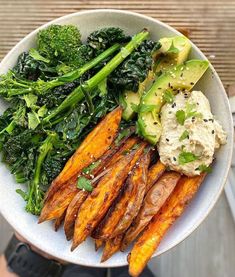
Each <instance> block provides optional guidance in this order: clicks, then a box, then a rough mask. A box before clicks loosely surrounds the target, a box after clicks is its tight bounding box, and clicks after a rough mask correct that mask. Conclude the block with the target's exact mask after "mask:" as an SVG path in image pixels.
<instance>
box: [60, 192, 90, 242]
mask: <svg viewBox="0 0 235 277" xmlns="http://www.w3.org/2000/svg"><path fill="white" fill-rule="evenodd" d="M88 194H89V192H87V191H83V190H80V191H79V192H77V194H76V195H75V196H74V198H73V200H72V201H71V202H70V204H69V206H68V208H67V211H66V215H65V220H64V231H65V235H66V238H67V240H71V239H72V238H73V232H74V225H75V220H76V217H77V213H78V210H79V208H80V206H81V205H82V203H83V202H84V201H85V199H86V198H87V196H88Z"/></svg>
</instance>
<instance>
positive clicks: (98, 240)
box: [94, 239, 104, 251]
mask: <svg viewBox="0 0 235 277" xmlns="http://www.w3.org/2000/svg"><path fill="white" fill-rule="evenodd" d="M94 242H95V251H98V249H99V248H100V247H102V246H103V244H104V241H103V240H101V239H95V240H94Z"/></svg>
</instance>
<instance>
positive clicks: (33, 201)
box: [26, 133, 56, 215]
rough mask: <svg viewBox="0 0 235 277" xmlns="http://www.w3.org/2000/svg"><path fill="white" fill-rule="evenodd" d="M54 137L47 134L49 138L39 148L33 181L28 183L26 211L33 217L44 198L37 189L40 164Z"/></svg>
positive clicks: (38, 210) (37, 212) (39, 210)
mask: <svg viewBox="0 0 235 277" xmlns="http://www.w3.org/2000/svg"><path fill="white" fill-rule="evenodd" d="M55 136H56V135H55V134H53V133H52V134H49V136H48V137H47V138H46V139H45V140H44V142H43V143H42V145H41V146H40V147H39V155H38V158H37V161H36V166H35V172H34V176H33V180H32V181H31V182H30V183H29V192H28V196H27V204H26V211H28V212H30V213H32V214H35V215H39V214H40V212H41V208H42V201H43V196H44V193H43V191H41V190H40V187H39V185H40V177H41V168H42V163H43V162H44V160H45V158H46V156H47V154H48V152H49V151H50V150H51V149H52V148H53V141H54V139H55Z"/></svg>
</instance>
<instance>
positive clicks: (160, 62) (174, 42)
mask: <svg viewBox="0 0 235 277" xmlns="http://www.w3.org/2000/svg"><path fill="white" fill-rule="evenodd" d="M159 42H160V44H161V48H160V49H159V50H158V53H157V54H156V57H157V63H156V66H155V72H164V71H166V70H168V69H169V68H171V67H172V66H174V65H178V64H181V63H183V62H185V61H186V60H187V58H188V55H189V53H190V50H191V43H190V41H189V39H187V38H186V37H185V36H175V37H167V38H161V39H160V40H159Z"/></svg>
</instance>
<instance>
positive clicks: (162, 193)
mask: <svg viewBox="0 0 235 277" xmlns="http://www.w3.org/2000/svg"><path fill="white" fill-rule="evenodd" d="M180 176H181V175H180V174H179V173H176V172H165V173H164V174H163V175H162V177H161V178H160V179H159V180H158V181H157V182H156V184H154V185H153V187H152V188H151V189H150V190H149V191H148V193H147V195H146V196H145V198H144V201H143V205H142V207H141V209H140V211H139V213H138V215H137V217H136V218H135V219H134V221H133V222H132V224H131V226H130V228H129V229H128V230H127V232H126V233H125V236H124V239H123V241H122V246H121V249H122V251H124V250H125V249H126V247H127V246H128V245H129V244H130V243H131V242H132V241H134V240H135V239H136V238H137V236H138V235H139V234H140V233H141V232H142V231H143V230H144V228H145V227H146V226H147V225H148V223H149V222H150V221H151V219H152V218H153V216H154V215H156V214H157V213H158V211H159V210H160V208H161V207H162V206H163V204H164V203H165V201H166V200H167V198H168V197H169V196H170V194H171V193H172V191H173V190H174V188H175V186H176V184H177V182H178V181H179V179H180Z"/></svg>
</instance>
